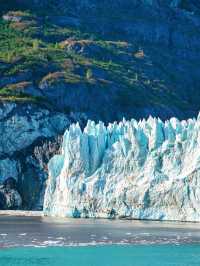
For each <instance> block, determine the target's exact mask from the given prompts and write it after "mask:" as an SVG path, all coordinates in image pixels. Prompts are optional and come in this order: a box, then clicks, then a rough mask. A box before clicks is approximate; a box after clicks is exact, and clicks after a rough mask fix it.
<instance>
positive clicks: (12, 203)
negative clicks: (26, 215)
mask: <svg viewBox="0 0 200 266" xmlns="http://www.w3.org/2000/svg"><path fill="white" fill-rule="evenodd" d="M21 207H22V198H21V196H20V194H19V192H18V191H17V181H16V180H15V179H14V178H13V177H8V178H7V179H6V180H5V181H4V182H3V185H2V186H1V187H0V208H1V209H9V210H15V209H19V208H21Z"/></svg>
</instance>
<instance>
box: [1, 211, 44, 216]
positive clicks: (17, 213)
mask: <svg viewBox="0 0 200 266" xmlns="http://www.w3.org/2000/svg"><path fill="white" fill-rule="evenodd" d="M0 216H13V217H15V216H20V217H43V216H44V215H43V211H24V210H0Z"/></svg>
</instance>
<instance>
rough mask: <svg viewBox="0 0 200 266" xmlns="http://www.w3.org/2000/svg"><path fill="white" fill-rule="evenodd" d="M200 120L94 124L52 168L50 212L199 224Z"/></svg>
mask: <svg viewBox="0 0 200 266" xmlns="http://www.w3.org/2000/svg"><path fill="white" fill-rule="evenodd" d="M199 132H200V117H198V118H197V120H196V119H189V120H187V121H179V120H178V119H176V118H172V119H170V120H168V121H166V122H162V121H161V120H160V119H156V118H152V117H150V118H149V119H148V120H142V121H139V122H137V121H136V120H131V121H126V120H123V121H122V122H120V123H119V124H118V123H113V124H109V125H108V126H107V127H106V126H104V124H103V123H101V122H100V123H99V124H95V123H94V122H91V121H89V122H88V124H87V126H86V127H85V129H84V130H83V131H82V130H81V129H80V127H79V125H78V124H73V125H71V126H70V128H69V130H67V131H66V132H65V134H64V138H63V144H62V152H61V154H60V155H56V156H54V157H53V158H52V159H51V160H50V162H49V165H48V167H49V180H48V185H47V189H46V194H45V203H44V213H45V214H46V215H52V216H63V217H66V216H67V217H103V218H115V217H120V218H130V219H155V220H180V221H200V196H199V195H200V156H199V150H200V134H199Z"/></svg>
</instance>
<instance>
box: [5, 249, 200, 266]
mask: <svg viewBox="0 0 200 266" xmlns="http://www.w3.org/2000/svg"><path fill="white" fill-rule="evenodd" d="M0 265H2V266H3V265H6V266H40V265H41V266H199V265H200V245H194V244H191V245H180V246H175V245H151V246H145V245H137V246H93V247H91V246H89V247H54V248H52V247H49V248H15V249H7V250H1V251H0Z"/></svg>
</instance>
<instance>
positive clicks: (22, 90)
mask: <svg viewBox="0 0 200 266" xmlns="http://www.w3.org/2000/svg"><path fill="white" fill-rule="evenodd" d="M51 10H52V12H55V10H54V8H52V9H51ZM42 12H45V11H44V10H43V11H42ZM48 12H49V11H48ZM3 15H4V16H3V17H1V18H0V78H1V79H3V78H7V79H8V80H9V79H12V78H13V81H9V82H8V84H6V82H2V84H3V85H1V87H0V98H1V99H7V100H11V101H12V100H20V99H22V101H25V100H33V101H34V102H37V101H41V100H43V101H47V99H45V98H42V99H41V98H40V99H39V98H37V97H35V96H33V95H28V94H27V92H26V87H27V86H28V84H30V83H31V84H32V85H33V86H35V87H36V88H38V87H40V86H41V85H42V84H46V85H47V86H55V85H58V86H57V87H59V85H60V84H64V85H65V84H66V85H69V84H73V85H78V84H80V83H81V84H82V83H84V85H85V86H89V87H90V88H95V89H99V90H100V89H101V88H106V90H104V91H103V93H109V88H112V86H113V87H119V88H120V90H119V92H118V94H117V95H115V98H116V99H117V100H118V101H119V104H121V105H122V106H125V107H127V106H130V107H131V106H144V105H151V104H152V105H155V104H156V105H160V106H161V105H166V106H167V105H168V103H169V102H170V103H171V105H174V106H178V107H179V106H181V108H186V107H187V106H188V103H187V101H186V100H184V101H183V100H181V101H180V98H179V93H178V91H176V88H175V87H174V84H177V79H180V78H179V77H177V75H178V74H177V73H175V72H173V71H171V69H169V68H170V67H168V69H166V66H165V65H163V64H160V63H159V62H161V60H160V58H161V59H163V58H164V60H168V59H167V56H168V54H167V56H166V58H165V54H164V52H163V53H162V54H160V55H159V54H158V47H156V46H152V47H150V45H149V46H148V49H147V52H146V50H145V48H146V47H145V45H143V47H142V48H141V47H140V46H137V45H136V44H133V43H129V42H127V41H121V40H119V41H117V40H113V41H111V40H105V38H104V37H102V38H100V37H98V36H97V35H96V34H94V32H92V33H87V32H84V31H83V30H82V29H81V27H80V28H78V27H75V26H74V27H72V26H58V25H56V24H55V23H53V22H52V21H51V20H50V19H49V18H48V16H47V14H42V16H41V14H40V12H39V11H38V12H37V14H34V12H33V11H27V10H23V11H20V10H19V11H9V12H7V13H3ZM54 15H55V14H54ZM149 47H150V48H149ZM149 51H150V52H149ZM148 52H149V54H148ZM146 53H147V55H146ZM152 54H153V56H154V57H155V58H156V56H157V58H158V59H157V58H156V60H155V62H152V61H151V57H152ZM155 55H156V56H155ZM152 69H154V72H153V71H152ZM160 74H162V78H160ZM20 75H21V76H23V78H22V79H19V80H18V79H17V78H16V77H20ZM15 79H16V80H15ZM10 83H11V84H10ZM0 84H1V82H0ZM66 87H67V86H66ZM83 87H84V86H83ZM173 87H174V88H175V89H174V88H173ZM169 88H170V89H169ZM171 88H172V89H171ZM163 96H164V97H163ZM112 97H113V96H112ZM196 99H199V98H198V97H197V98H196ZM192 100H193V99H192ZM196 101H197V100H196Z"/></svg>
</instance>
